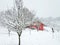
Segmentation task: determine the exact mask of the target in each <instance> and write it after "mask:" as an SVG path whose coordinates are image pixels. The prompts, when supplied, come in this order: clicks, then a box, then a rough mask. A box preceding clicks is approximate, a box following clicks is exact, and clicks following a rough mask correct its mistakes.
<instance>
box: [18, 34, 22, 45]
mask: <svg viewBox="0 0 60 45" xmlns="http://www.w3.org/2000/svg"><path fill="white" fill-rule="evenodd" d="M20 37H21V36H20V35H18V38H19V44H18V45H20V44H21V43H20Z"/></svg>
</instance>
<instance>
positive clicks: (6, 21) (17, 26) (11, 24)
mask: <svg viewBox="0 0 60 45" xmlns="http://www.w3.org/2000/svg"><path fill="white" fill-rule="evenodd" d="M33 18H34V14H33V13H32V12H31V11H30V10H29V9H27V8H25V7H23V2H22V0H15V7H14V8H12V9H9V10H6V11H5V12H1V13H0V24H2V25H3V26H5V27H7V29H8V31H9V32H10V31H15V32H16V33H17V34H18V37H19V45H20V37H21V34H22V30H25V27H26V26H27V25H29V24H30V23H31V22H32V20H33Z"/></svg>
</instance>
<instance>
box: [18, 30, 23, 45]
mask: <svg viewBox="0 0 60 45" xmlns="http://www.w3.org/2000/svg"><path fill="white" fill-rule="evenodd" d="M17 34H18V42H19V44H18V45H21V40H20V38H21V34H22V31H21V32H20V33H18V32H17Z"/></svg>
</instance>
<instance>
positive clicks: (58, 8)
mask: <svg viewBox="0 0 60 45" xmlns="http://www.w3.org/2000/svg"><path fill="white" fill-rule="evenodd" d="M23 1H24V6H25V7H27V8H29V9H31V10H35V12H36V15H37V16H38V17H50V16H52V17H59V16H60V0H23ZM12 7H13V0H0V11H2V10H6V9H8V8H12Z"/></svg>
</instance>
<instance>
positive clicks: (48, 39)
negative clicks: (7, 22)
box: [0, 27, 60, 45]
mask: <svg viewBox="0 0 60 45" xmlns="http://www.w3.org/2000/svg"><path fill="white" fill-rule="evenodd" d="M0 45H18V36H17V34H16V33H15V32H11V34H10V36H9V35H8V31H7V30H6V29H5V28H2V27H0ZM21 45H60V32H55V33H54V34H53V33H52V32H51V31H50V32H47V31H38V32H37V31H36V30H33V31H30V29H26V30H25V31H23V33H22V35H21Z"/></svg>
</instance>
